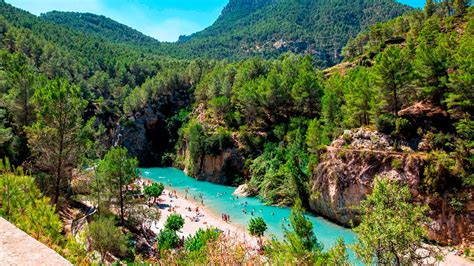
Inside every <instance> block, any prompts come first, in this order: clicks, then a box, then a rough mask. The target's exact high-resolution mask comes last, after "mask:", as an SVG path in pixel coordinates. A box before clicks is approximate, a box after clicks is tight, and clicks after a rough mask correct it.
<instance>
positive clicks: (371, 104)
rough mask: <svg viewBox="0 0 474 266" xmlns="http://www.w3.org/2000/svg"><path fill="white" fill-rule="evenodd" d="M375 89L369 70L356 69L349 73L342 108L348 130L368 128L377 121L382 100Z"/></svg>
mask: <svg viewBox="0 0 474 266" xmlns="http://www.w3.org/2000/svg"><path fill="white" fill-rule="evenodd" d="M374 87H375V86H374V82H373V78H372V75H371V72H370V70H369V69H367V68H363V67H356V68H354V69H352V70H351V71H350V72H349V74H348V77H347V79H346V84H345V86H344V99H345V104H344V105H343V107H342V111H343V113H344V126H345V127H346V128H355V127H360V126H367V125H369V124H370V123H372V122H373V121H374V120H375V115H376V114H377V113H378V107H379V105H380V100H381V99H380V97H379V95H378V94H379V93H378V91H377V90H376V89H374Z"/></svg>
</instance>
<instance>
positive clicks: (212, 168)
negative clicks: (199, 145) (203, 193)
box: [178, 143, 243, 184]
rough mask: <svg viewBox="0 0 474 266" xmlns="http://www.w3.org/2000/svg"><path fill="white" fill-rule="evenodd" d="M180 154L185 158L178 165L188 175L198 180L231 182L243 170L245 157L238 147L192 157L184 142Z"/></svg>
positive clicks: (218, 182)
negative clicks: (243, 157) (216, 153)
mask: <svg viewBox="0 0 474 266" xmlns="http://www.w3.org/2000/svg"><path fill="white" fill-rule="evenodd" d="M178 156H179V157H181V158H182V159H183V162H181V163H180V164H179V165H178V166H179V167H180V168H182V169H183V171H184V172H185V173H186V174H187V175H189V176H192V177H194V178H197V179H198V180H203V181H208V182H212V183H217V184H231V183H232V182H233V181H234V177H235V176H236V175H238V174H239V173H241V172H242V167H243V159H242V156H241V155H240V154H239V152H238V150H237V148H228V149H225V150H223V151H221V152H220V153H219V154H218V155H209V154H205V155H201V156H199V157H198V158H191V156H190V154H189V150H188V145H187V144H186V143H184V145H182V146H181V147H180V149H179V150H178ZM191 160H192V163H191ZM191 165H192V166H191Z"/></svg>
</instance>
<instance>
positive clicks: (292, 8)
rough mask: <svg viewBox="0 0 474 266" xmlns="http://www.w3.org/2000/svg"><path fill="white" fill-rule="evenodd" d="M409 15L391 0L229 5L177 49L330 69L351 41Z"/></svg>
mask: <svg viewBox="0 0 474 266" xmlns="http://www.w3.org/2000/svg"><path fill="white" fill-rule="evenodd" d="M409 10H411V8H409V7H408V6H405V5H402V4H400V3H397V2H396V1H393V0H356V1H350V0H331V1H327V0H231V1H230V2H229V4H228V5H227V6H226V7H225V8H224V10H223V12H222V14H221V16H220V17H219V18H218V19H217V21H216V22H215V23H214V24H213V25H212V26H210V27H209V28H207V29H205V30H203V31H201V32H198V33H195V34H193V35H191V36H183V37H181V38H180V44H181V47H183V48H185V49H186V50H187V51H189V52H191V51H192V52H193V53H194V54H198V55H200V56H207V57H217V58H242V57H249V56H252V55H261V56H264V57H267V58H275V57H277V56H278V55H280V54H281V53H283V52H286V51H292V52H295V53H301V54H303V53H304V54H311V55H314V56H315V58H316V59H317V60H318V61H317V63H319V64H320V65H322V66H330V65H333V64H334V63H337V62H339V61H340V59H341V57H340V52H341V49H342V47H343V46H344V45H345V44H346V43H347V41H348V40H349V39H350V38H351V37H355V36H356V35H357V34H358V33H359V32H360V31H362V30H366V29H367V28H368V27H369V26H370V25H373V24H375V23H376V22H381V21H386V20H388V19H391V18H394V17H396V16H399V15H401V14H403V13H404V12H407V11H409Z"/></svg>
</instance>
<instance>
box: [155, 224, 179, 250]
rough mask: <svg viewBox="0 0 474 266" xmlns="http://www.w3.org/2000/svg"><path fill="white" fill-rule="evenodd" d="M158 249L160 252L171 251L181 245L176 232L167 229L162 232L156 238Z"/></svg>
mask: <svg viewBox="0 0 474 266" xmlns="http://www.w3.org/2000/svg"><path fill="white" fill-rule="evenodd" d="M156 241H157V249H158V250H159V251H163V250H170V249H173V248H176V247H177V246H178V245H179V236H178V235H177V234H176V232H175V231H172V230H170V229H167V228H165V229H164V230H161V231H160V233H159V234H158V237H157V238H156Z"/></svg>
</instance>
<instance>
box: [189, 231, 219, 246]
mask: <svg viewBox="0 0 474 266" xmlns="http://www.w3.org/2000/svg"><path fill="white" fill-rule="evenodd" d="M219 235H220V233H219V231H217V229H216V228H208V229H205V230H203V229H201V228H199V230H198V231H197V232H196V234H194V235H193V236H190V237H188V238H187V239H186V241H185V242H184V248H185V249H186V251H189V252H193V251H200V250H202V249H203V248H204V247H205V246H206V245H207V243H208V242H209V241H212V240H216V239H217V238H218V237H219Z"/></svg>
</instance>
